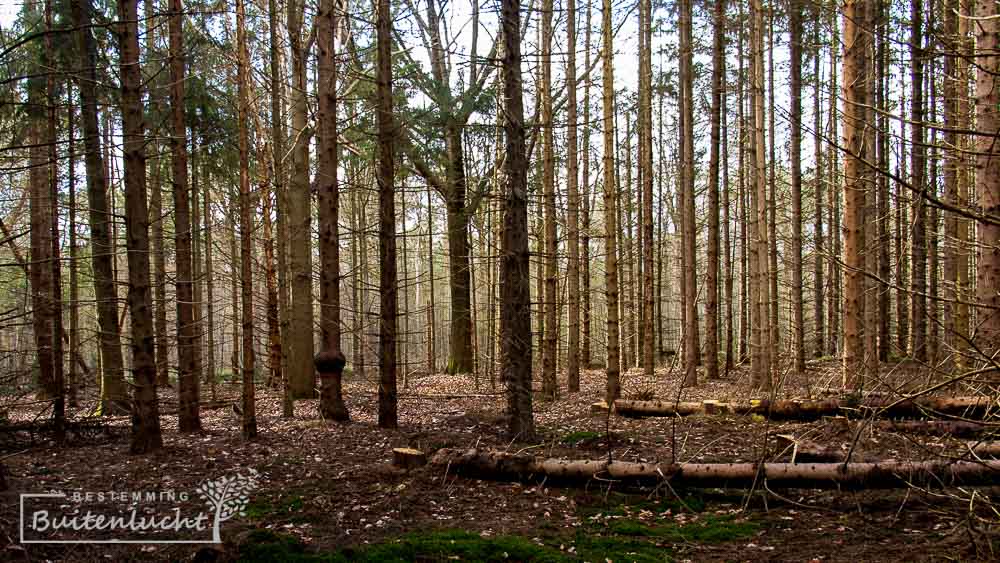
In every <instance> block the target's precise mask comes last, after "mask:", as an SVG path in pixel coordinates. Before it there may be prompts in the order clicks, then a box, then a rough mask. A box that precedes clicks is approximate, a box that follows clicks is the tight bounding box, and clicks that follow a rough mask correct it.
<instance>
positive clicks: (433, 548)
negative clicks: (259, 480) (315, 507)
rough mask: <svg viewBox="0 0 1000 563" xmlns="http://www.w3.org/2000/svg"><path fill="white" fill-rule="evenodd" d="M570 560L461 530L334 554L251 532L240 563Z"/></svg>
mask: <svg viewBox="0 0 1000 563" xmlns="http://www.w3.org/2000/svg"><path fill="white" fill-rule="evenodd" d="M444 560H458V561H485V562H499V561H534V562H539V563H548V562H560V561H573V560H574V559H573V558H572V557H567V556H566V555H564V554H562V553H560V552H559V550H558V549H555V548H552V547H548V546H545V545H538V544H536V543H534V542H532V541H530V540H528V539H527V538H523V537H519V536H498V537H491V538H484V537H482V536H480V535H479V534H474V533H471V532H466V531H462V530H444V531H437V532H427V533H415V534H407V535H405V536H401V537H400V538H397V539H395V540H390V541H388V542H385V543H380V544H375V545H372V546H365V547H360V548H356V549H350V548H348V549H344V550H340V551H337V552H333V553H309V552H307V551H306V548H305V546H304V545H303V544H302V543H301V542H300V541H298V540H297V539H296V538H293V537H291V536H288V535H283V534H276V533H274V532H270V531H266V530H258V531H254V532H252V533H251V534H250V535H249V536H248V537H247V540H246V542H244V544H243V545H242V546H241V548H240V558H239V561H244V562H263V561H288V562H291V563H340V562H342V561H358V562H364V563H376V562H407V561H444Z"/></svg>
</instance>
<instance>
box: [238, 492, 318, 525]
mask: <svg viewBox="0 0 1000 563" xmlns="http://www.w3.org/2000/svg"><path fill="white" fill-rule="evenodd" d="M304 506H305V501H304V500H302V497H301V496H299V495H288V496H284V497H279V498H278V499H277V500H276V501H274V502H271V501H270V500H269V499H266V498H261V499H254V500H253V502H251V503H250V504H249V505H247V518H249V519H251V520H262V519H264V518H269V517H275V516H276V517H279V518H280V517H282V516H287V515H294V514H295V513H297V512H301V511H302V508H303V507H304Z"/></svg>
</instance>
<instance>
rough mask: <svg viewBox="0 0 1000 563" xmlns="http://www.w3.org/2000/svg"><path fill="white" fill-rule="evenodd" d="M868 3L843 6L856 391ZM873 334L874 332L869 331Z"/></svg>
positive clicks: (848, 372)
mask: <svg viewBox="0 0 1000 563" xmlns="http://www.w3.org/2000/svg"><path fill="white" fill-rule="evenodd" d="M867 10H868V2H867V0H848V2H847V3H846V4H845V5H844V17H843V19H844V22H843V23H844V26H843V33H844V38H843V41H844V43H843V44H844V65H843V72H844V77H843V85H844V119H843V123H844V140H843V145H844V146H845V147H847V156H846V158H845V160H844V265H845V267H846V272H845V277H846V280H845V286H844V384H845V385H847V386H849V387H850V388H852V389H858V388H860V386H861V382H862V381H863V380H864V378H863V377H862V370H863V367H864V366H863V361H864V356H865V346H864V341H863V339H862V336H863V335H862V333H863V331H865V326H864V322H865V282H864V271H865V260H864V259H865V254H866V253H865V230H864V228H865V225H864V222H865V196H866V191H867V189H868V186H867V180H868V178H869V177H870V175H869V173H868V172H867V170H866V168H867V166H866V160H867V158H868V151H869V150H870V148H871V147H869V146H868V144H867V143H866V140H867V139H866V134H865V129H866V128H867V126H868V124H867V122H866V118H867V104H868V101H869V100H868V88H867V87H868V76H869V71H870V66H869V52H868V51H869V47H870V43H869V37H870V35H869V30H868V29H866V26H865V22H866V21H867ZM871 328H872V329H874V327H871Z"/></svg>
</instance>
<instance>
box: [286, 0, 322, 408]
mask: <svg viewBox="0 0 1000 563" xmlns="http://www.w3.org/2000/svg"><path fill="white" fill-rule="evenodd" d="M286 9H287V10H288V26H287V27H288V39H289V51H290V53H291V63H292V64H291V67H292V69H291V70H292V72H291V75H292V76H291V78H292V84H291V88H290V89H289V95H288V98H289V107H290V114H291V125H292V127H291V137H292V139H294V143H293V146H292V149H291V161H292V166H291V173H290V176H289V180H290V181H289V189H288V196H287V198H286V202H287V206H286V208H285V209H284V210H283V212H284V213H286V214H287V216H288V223H287V226H288V229H287V230H288V243H289V247H290V252H289V258H290V260H289V262H290V263H289V268H290V273H291V276H292V280H291V286H292V288H291V289H292V290H291V309H292V310H291V316H290V324H289V344H290V349H289V351H288V357H289V363H288V372H289V374H288V378H289V382H290V384H291V394H292V397H293V398H296V399H302V398H310V397H312V396H313V395H314V393H315V382H316V375H315V370H314V369H313V354H314V347H313V290H312V285H313V284H312V243H311V240H312V212H311V211H310V209H311V205H312V197H311V195H310V192H311V190H310V185H309V144H310V137H311V129H310V128H309V127H308V122H307V120H308V105H307V103H306V85H307V80H306V66H307V65H306V63H307V60H306V58H307V57H306V45H305V38H304V37H303V32H302V24H303V22H302V19H303V17H304V14H305V9H304V4H303V2H302V0H288V3H287V6H286Z"/></svg>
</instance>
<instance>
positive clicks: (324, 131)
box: [316, 0, 350, 422]
mask: <svg viewBox="0 0 1000 563" xmlns="http://www.w3.org/2000/svg"><path fill="white" fill-rule="evenodd" d="M334 4H335V3H334V1H333V0H324V1H323V2H321V3H320V5H319V13H318V14H317V16H316V18H317V20H316V32H317V35H318V36H319V38H320V40H319V41H318V42H317V45H318V48H319V54H318V62H317V66H318V76H319V78H318V83H317V90H318V92H317V95H318V97H319V106H318V107H319V111H318V113H317V129H318V133H317V141H318V148H317V154H316V160H317V163H316V166H317V170H316V183H317V189H316V191H317V194H318V197H317V199H318V201H317V203H318V207H319V240H320V245H319V255H320V257H319V263H320V281H319V287H320V300H319V302H320V333H321V335H322V341H323V352H325V353H327V354H338V353H339V354H342V353H343V352H342V347H341V341H340V340H341V338H340V228H339V225H338V222H339V220H340V185H339V183H338V179H337V166H338V163H337V157H338V154H337V153H338V150H339V143H338V140H337V134H338V133H337V62H336V42H337V39H336V36H335V33H336V29H337V17H338V15H337V14H336V13H335V12H334V10H335V8H334ZM328 374H329V376H327V377H323V378H322V380H321V382H320V383H321V385H320V405H319V410H320V414H321V415H322V416H323V418H325V419H329V420H336V421H338V422H346V421H348V420H350V415H349V413H348V412H347V406H346V405H345V404H344V399H343V391H342V389H341V378H340V370H335V371H332V372H328Z"/></svg>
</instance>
